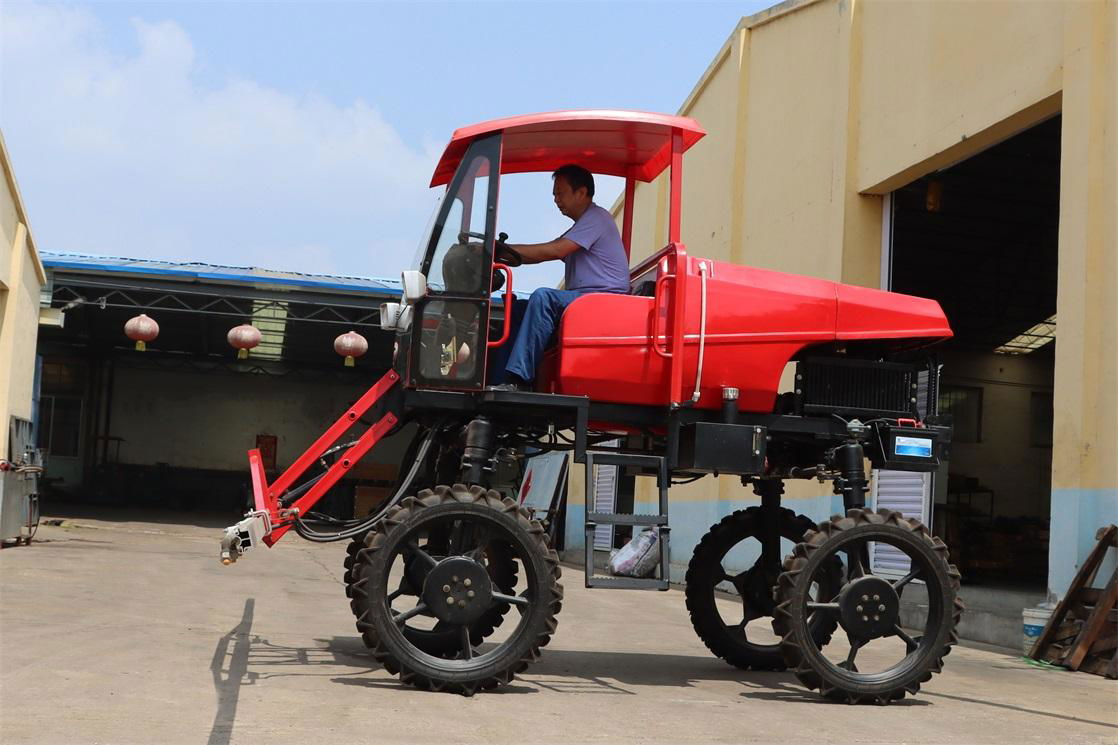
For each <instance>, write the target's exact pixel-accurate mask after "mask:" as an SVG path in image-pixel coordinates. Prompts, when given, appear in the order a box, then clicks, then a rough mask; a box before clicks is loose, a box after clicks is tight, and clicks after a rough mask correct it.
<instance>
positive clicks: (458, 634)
mask: <svg viewBox="0 0 1118 745" xmlns="http://www.w3.org/2000/svg"><path fill="white" fill-rule="evenodd" d="M501 552H504V553H503V555H504V556H505V558H506V559H507V560H509V561H511V562H514V563H515V564H516V565H517V567H518V571H517V573H516V577H517V580H516V582H515V587H511V588H510V587H509V586H508V585H507V584H502V583H501V582H500V581H495V580H494V578H493V576H492V572H491V570H490V565H491V563H492V562H489V563H487V560H486V557H487V556H490V555H494V553H496V554H497V555H500V554H501ZM351 572H352V576H353V577H354V578H355V579H354V582H353V589H352V592H351V594H352V596H353V597H352V601H351V602H352V607H353V611H354V614H355V615H356V616H357V618H358V621H357V627H358V630H360V631H361V635H362V639H363V640H364V642H365V644H366V645H367V646H368V647H369V648H370V649H372V650H373V655H374V656H375V657H376V659H377V660H378V661H379V662H381V663H382V664H383V665H384V667H385V669H387V670H388V671H389V672H391V673H394V674H399V676H400V679H401V680H402V681H404V682H405V683H409V684H411V685H414V686H416V687H417V688H422V689H431V690H444V691H452V692H456V693H463V694H466V695H471V694H473V693H474V692H476V691H478V690H482V689H487V688H493V687H495V686H498V685H501V684H503V683H507V682H509V681H510V680H512V678H513V676H514V675H515V674H516V673H517V672H520V671H521V670H523V669H525V668H526V667H527V666H528V664H529V663H530V662H532V661H534V660H535V659H537V658H538V657H539V650H540V647H542V646H544V645H546V644H547V643H548V641H549V640H550V639H551V635H552V634H553V633H554V632H555V628H556V618H555V616H556V614H557V613H558V612H559V609H560V607H561V602H562V592H563V591H562V586H561V585H560V584H559V582H558V579H559V575H560V570H559V559H558V555H557V554H556V553H555V551H553V550H551V548H550V547H549V546H548V541H547V536H546V534H545V533H544V531H543V528H542V527H541V526H540V524H539V523H538V522H536V521H534V520H531V519H530V518H529V517H528V514H527V512H526V511H525V510H523V509H522V508H520V507H519V506H518V505H517V504H516V503H515V502H514V501H513V500H511V499H502V498H501V496H500V495H499V494H498V493H497V492H496V491H492V490H488V491H487V490H486V489H484V488H482V487H479V486H475V487H465V486H463V485H461V484H456V485H455V486H453V487H449V486H438V487H435V489H434V490H424V491H422V492H420V493H419V495H418V497H414V498H408V499H405V500H404V501H403V502H402V503H401V504H400V505H399V506H398V507H396V508H394V509H393V510H392V511H390V512H389V513H388V514H387V515H386V516H385V518H384V520H382V521H381V522H380V523H378V524H377V526H376V527H375V528H374V529H373V530H372V531H371V532H370V533H369V534H368V536H367V538H366V541H365V546H364V547H363V548H362V549H360V550H359V551H357V552H356V553H355V554H354V557H353V562H352V568H351ZM401 582H407V583H409V584H410V585H411V587H412V589H414V590H415V594H414V595H405V594H403V593H400V592H399V587H400V583H401ZM512 607H515V608H516V611H517V613H516V614H515V616H513V618H515V620H516V623H515V625H514V626H513V627H512V628H506V629H504V630H503V633H502V634H501V635H499V636H500V638H496V637H495V638H493V639H491V640H490V641H489V642H485V643H481V644H480V645H479V641H480V640H478V639H477V638H476V635H475V630H476V628H477V626H478V624H479V623H484V621H485V619H486V618H488V617H490V616H491V614H493V613H494V612H497V613H501V614H504V613H506V612H508V610H509V609H510V608H512ZM412 622H424V623H427V624H433V627H432V630H435V629H438V630H439V633H440V635H441V634H445V635H446V637H445V638H453V639H454V642H455V644H454V647H453V649H445V650H444V649H441V648H440V650H439V651H438V652H432V651H431V650H430V649H428V648H426V647H427V645H426V643H425V639H424V638H423V637H419V636H417V635H416V634H414V633H409V631H408V628H409V626H410V625H411V623H412ZM505 625H506V627H508V626H510V624H505ZM429 638H430V637H427V639H429ZM440 638H443V637H441V636H440Z"/></svg>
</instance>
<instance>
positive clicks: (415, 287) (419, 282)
mask: <svg viewBox="0 0 1118 745" xmlns="http://www.w3.org/2000/svg"><path fill="white" fill-rule="evenodd" d="M400 283H401V284H402V285H403V286H404V300H405V301H406V302H408V303H414V302H416V301H417V300H422V299H423V298H424V297H426V296H427V278H426V277H424V276H423V272H420V271H417V270H415V269H408V270H407V271H405V272H402V273H401V274H400Z"/></svg>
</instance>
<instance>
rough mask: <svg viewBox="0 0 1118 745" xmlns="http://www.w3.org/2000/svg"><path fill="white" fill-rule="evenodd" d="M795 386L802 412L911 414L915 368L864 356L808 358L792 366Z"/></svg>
mask: <svg viewBox="0 0 1118 745" xmlns="http://www.w3.org/2000/svg"><path fill="white" fill-rule="evenodd" d="M796 376H797V378H796V389H797V391H798V395H797V399H798V400H799V403H800V409H801V411H802V412H803V413H805V414H818V413H831V412H834V413H845V414H858V415H871V414H872V415H875V416H893V417H898V416H900V417H907V416H913V415H914V414H915V411H916V404H915V403H914V402H913V401H912V399H913V398H914V397H915V396H916V395H917V389H916V387H915V384H916V382H917V369H916V368H915V367H913V366H911V365H902V364H898V363H892V362H867V361H864V360H843V359H810V360H804V361H803V362H800V363H799V364H798V365H797V366H796Z"/></svg>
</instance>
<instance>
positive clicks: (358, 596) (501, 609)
mask: <svg viewBox="0 0 1118 745" xmlns="http://www.w3.org/2000/svg"><path fill="white" fill-rule="evenodd" d="M367 537H368V533H364V534H362V535H360V536H356V537H354V538H353V539H352V540H351V541H350V542H349V545H347V546H346V557H345V574H344V576H343V578H342V579H343V582H344V583H345V595H346V597H347V598H349V599H350V608H351V609H352V610H353V614H354V617H355V618H361V617H362V616H363V615H364V614H365V612H366V611H367V610H368V602H367V600H366V598H367V595H366V594H363V593H362V592H361V591H360V589H359V590H358V591H357V592H354V586H355V585H357V586H358V587H360V586H361V584H360V583H358V577H357V575H356V574H355V573H354V566H355V565H356V563H357V554H358V552H360V551H361V550H362V549H364V548H365V541H366V538H367ZM486 560H487V562H488V569H489V576H490V577H491V578H492V580H493V584H494V585H496V586H497V587H499V588H501V589H502V590H504V591H511V590H512V588H514V587H516V578H517V567H516V562H515V561H513V559H512V556H510V555H509V552H508V551H507V550H506V549H505V547H504V546H501V545H499V544H494V545H493V546H491V547H490V549H489V551H487V552H486ZM508 612H509V606H507V605H502V606H494V607H492V608H490V609H489V611H488V612H487V613H486V614H485V615H484V616H482V617H481V618H480V619H478V621H477V622H476V623H474V624H472V625H471V626H470V639H471V641H472V642H473V643H474V644H481V642H482V641H483V640H484V639H485V638H487V637H488V636H490V635H491V634H492V633H493V632H494V631H496V630H497V628H498V627H499V626H500V625H501V623H503V622H504V620H505V615H506V614H508ZM403 631H404V636H406V637H407V638H408V641H410V642H411V643H412V644H414V645H415V646H416V647H418V648H419V649H420V650H422V651H424V652H426V653H427V654H433V655H436V656H438V657H451V656H454V655H455V654H457V652H458V651H459V647H460V641H459V638H458V633H457V632H456V631H455V630H454V629H451V628H447V627H446V626H445V625H444V624H442V623H439V624H436V625H435V627H434V628H432V629H424V628H416V627H414V626H404V628H403Z"/></svg>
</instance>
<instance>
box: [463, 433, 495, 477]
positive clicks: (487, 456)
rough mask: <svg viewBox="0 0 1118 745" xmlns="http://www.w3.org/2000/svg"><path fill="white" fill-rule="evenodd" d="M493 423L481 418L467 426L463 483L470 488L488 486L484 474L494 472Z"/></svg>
mask: <svg viewBox="0 0 1118 745" xmlns="http://www.w3.org/2000/svg"><path fill="white" fill-rule="evenodd" d="M495 441H496V434H495V432H494V431H493V423H492V422H490V421H489V420H488V419H486V418H485V417H481V416H479V417H478V418H477V419H474V420H473V421H471V422H470V423H469V424H467V425H466V447H465V449H464V450H463V452H462V481H463V482H464V483H466V484H468V485H470V486H473V485H474V484H481V485H482V486H485V485H486V482H487V481H488V479H486V478H485V476H484V474H485V472H486V471H492V470H493V446H494V444H495Z"/></svg>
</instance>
